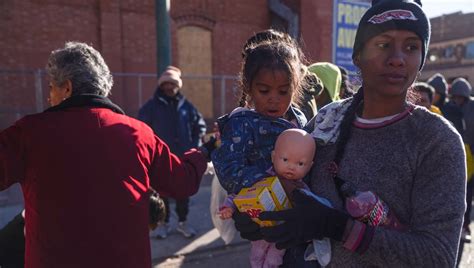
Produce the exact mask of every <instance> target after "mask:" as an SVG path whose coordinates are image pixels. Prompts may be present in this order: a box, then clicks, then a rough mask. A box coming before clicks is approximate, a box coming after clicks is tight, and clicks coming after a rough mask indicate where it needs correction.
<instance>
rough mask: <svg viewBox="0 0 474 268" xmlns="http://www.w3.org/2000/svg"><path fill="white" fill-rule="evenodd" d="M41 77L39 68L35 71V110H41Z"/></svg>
mask: <svg viewBox="0 0 474 268" xmlns="http://www.w3.org/2000/svg"><path fill="white" fill-rule="evenodd" d="M42 82H43V81H42V79H41V69H38V70H36V71H35V97H36V112H38V113H39V112H41V111H43V83H42Z"/></svg>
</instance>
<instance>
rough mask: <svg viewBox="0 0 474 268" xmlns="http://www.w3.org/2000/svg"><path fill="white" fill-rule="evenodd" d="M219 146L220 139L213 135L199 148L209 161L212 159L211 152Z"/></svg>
mask: <svg viewBox="0 0 474 268" xmlns="http://www.w3.org/2000/svg"><path fill="white" fill-rule="evenodd" d="M217 147H218V140H217V139H216V137H214V136H211V137H210V138H209V140H208V141H207V142H205V143H203V144H202V145H201V147H199V150H200V151H201V152H202V153H203V154H204V155H205V156H206V158H207V162H209V161H211V153H212V151H214V150H215V149H216V148H217Z"/></svg>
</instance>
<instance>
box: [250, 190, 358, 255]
mask: <svg viewBox="0 0 474 268" xmlns="http://www.w3.org/2000/svg"><path fill="white" fill-rule="evenodd" d="M292 194H293V203H294V204H295V206H294V208H292V209H288V210H282V211H265V212H262V213H261V214H260V216H259V219H261V220H271V221H283V223H281V224H279V225H277V226H272V227H263V228H261V234H262V235H263V239H265V240H266V241H268V242H275V243H276V247H277V248H278V249H283V248H290V247H293V246H295V245H298V244H301V243H304V242H307V241H309V240H311V239H322V238H324V237H329V238H332V239H334V240H338V241H342V237H343V235H344V231H345V229H346V225H347V222H348V220H349V219H350V217H349V215H347V214H346V213H344V212H341V211H338V210H336V209H333V208H329V207H327V206H325V205H323V204H321V203H320V202H319V201H317V200H316V198H315V196H314V195H313V194H312V193H311V192H309V191H307V190H301V189H296V190H294V191H293V193H292Z"/></svg>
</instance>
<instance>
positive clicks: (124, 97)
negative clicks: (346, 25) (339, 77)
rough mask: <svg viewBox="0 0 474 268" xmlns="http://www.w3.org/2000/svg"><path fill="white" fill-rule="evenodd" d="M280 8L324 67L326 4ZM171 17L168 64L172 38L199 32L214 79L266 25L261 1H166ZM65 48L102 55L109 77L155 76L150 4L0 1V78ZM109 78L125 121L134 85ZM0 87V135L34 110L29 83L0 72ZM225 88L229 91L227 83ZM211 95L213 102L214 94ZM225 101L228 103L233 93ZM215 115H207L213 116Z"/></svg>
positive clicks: (134, 98)
mask: <svg viewBox="0 0 474 268" xmlns="http://www.w3.org/2000/svg"><path fill="white" fill-rule="evenodd" d="M283 3H285V4H287V5H288V6H289V7H290V8H292V10H293V11H294V12H297V13H298V14H299V15H300V29H301V39H302V40H303V41H304V52H305V54H306V55H307V57H308V61H309V62H314V61H316V60H330V57H331V40H332V32H331V31H332V29H331V27H332V21H331V17H332V1H331V0H318V1H310V0H297V1H283ZM170 16H171V22H170V25H171V31H172V46H173V54H172V61H173V64H176V65H179V62H178V58H179V57H178V56H179V49H178V47H177V30H178V29H179V28H181V27H184V26H190V25H192V26H198V27H202V28H204V29H206V30H209V31H210V33H211V49H212V64H211V66H212V74H213V75H237V74H238V71H239V68H240V60H241V58H240V51H241V47H242V45H243V43H244V42H245V40H246V39H247V38H248V37H249V36H250V35H252V34H253V33H254V32H257V31H260V30H263V29H266V28H268V27H270V21H271V13H270V11H269V10H268V7H267V1H254V0H239V1H222V0H179V1H178V0H171V10H170ZM68 40H78V41H83V42H86V43H90V44H92V45H93V46H94V47H95V48H97V49H98V50H100V51H101V53H102V55H103V56H104V58H105V60H106V62H107V63H108V65H109V67H110V69H111V70H112V72H120V73H127V72H145V73H155V72H156V29H155V1H154V0H24V1H14V0H2V1H0V57H1V59H2V60H1V61H0V70H5V69H7V70H12V69H14V70H18V69H21V70H25V69H27V70H34V69H38V68H44V65H45V62H46V59H47V57H48V55H49V53H50V51H51V50H53V49H55V48H58V47H61V46H63V44H64V42H65V41H68ZM114 78H115V85H114V88H113V95H112V99H113V100H114V101H115V102H117V103H118V104H119V105H121V106H123V107H124V108H125V110H126V111H127V112H128V113H129V114H130V115H136V112H137V110H138V106H139V103H140V100H139V99H138V93H137V78H136V77H133V78H127V77H114ZM155 81H156V80H155V79H151V78H148V79H146V80H144V81H142V82H143V84H142V86H143V87H146V88H147V89H146V90H144V92H143V98H149V97H150V96H151V94H152V93H153V90H154V87H155ZM0 82H2V83H0V128H4V127H5V126H7V125H9V124H11V123H12V122H13V120H16V119H17V118H18V117H20V116H22V115H23V114H24V113H27V112H34V111H36V110H37V107H38V101H37V100H36V97H35V96H36V95H35V94H36V93H35V90H34V83H35V80H34V77H33V76H32V75H29V74H24V75H20V76H19V77H13V78H12V77H11V75H7V74H5V73H2V72H0ZM42 84H43V96H40V97H41V98H42V100H41V101H42V103H43V104H44V105H45V106H46V102H45V100H46V97H47V87H46V86H47V81H46V79H45V78H44V77H43V78H42ZM215 84H216V83H214V85H215ZM227 84H228V86H227V87H228V88H232V83H227ZM6 85H8V86H6ZM214 87H215V88H217V87H216V86H214ZM213 93H214V94H218V93H217V92H216V89H215V90H214V92H213ZM226 100H227V102H232V101H235V96H233V93H232V92H230V93H228V96H227V97H226ZM219 102H220V99H219V98H214V103H213V104H214V105H213V106H214V107H219V106H220V103H219ZM44 108H45V107H44ZM216 109H217V108H214V113H216V112H218V111H219V112H220V110H216ZM5 111H6V112H5ZM215 116H217V115H216V114H215Z"/></svg>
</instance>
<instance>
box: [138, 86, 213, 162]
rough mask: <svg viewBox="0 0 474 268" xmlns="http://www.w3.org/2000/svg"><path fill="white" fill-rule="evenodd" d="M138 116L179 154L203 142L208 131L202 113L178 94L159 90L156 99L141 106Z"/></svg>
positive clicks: (155, 95)
mask: <svg viewBox="0 0 474 268" xmlns="http://www.w3.org/2000/svg"><path fill="white" fill-rule="evenodd" d="M138 119H140V120H141V121H143V122H145V123H146V124H147V125H149V126H150V127H151V128H152V129H153V131H154V132H155V134H156V135H157V136H159V137H160V138H161V139H163V140H164V141H165V142H166V143H167V144H168V146H169V147H170V149H171V151H172V152H173V153H175V154H177V155H182V154H183V153H184V152H186V151H187V150H189V149H191V148H196V147H198V146H199V145H201V137H202V136H204V134H206V123H205V122H204V119H203V118H202V115H201V114H200V113H199V112H198V111H197V110H196V108H195V107H194V106H193V105H192V104H191V102H189V101H188V100H187V99H186V98H185V97H184V96H183V95H181V94H179V93H178V95H176V96H175V97H168V96H166V95H164V94H163V93H161V90H160V89H157V90H156V91H155V94H154V96H153V98H151V99H150V100H148V101H147V102H146V103H145V105H143V106H142V107H141V108H140V110H139V112H138Z"/></svg>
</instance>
